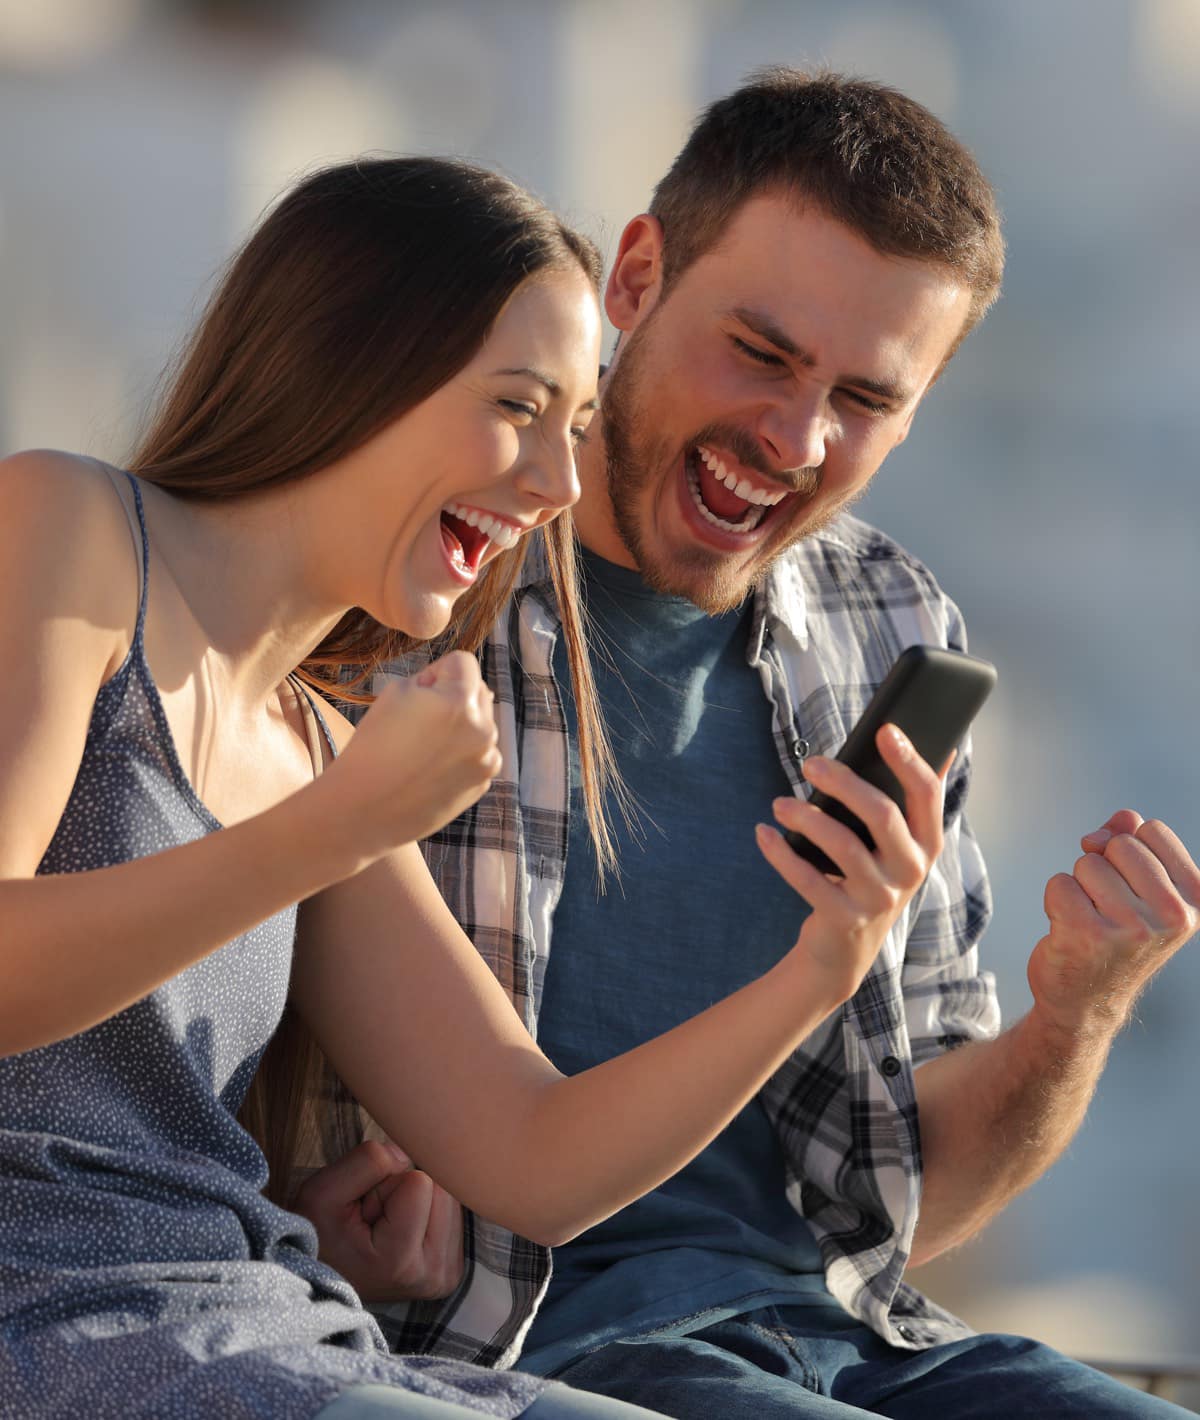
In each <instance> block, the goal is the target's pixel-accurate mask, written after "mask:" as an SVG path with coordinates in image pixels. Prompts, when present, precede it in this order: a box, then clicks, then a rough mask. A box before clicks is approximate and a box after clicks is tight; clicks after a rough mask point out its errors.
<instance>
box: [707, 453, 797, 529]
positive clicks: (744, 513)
mask: <svg viewBox="0 0 1200 1420" xmlns="http://www.w3.org/2000/svg"><path fill="white" fill-rule="evenodd" d="M684 476H685V477H686V479H687V487H688V493H689V494H690V496H691V500H692V503H693V505H694V507H695V508H696V511H697V512H698V513H699V514H700V516H701V517H702V518H703V519H704V521H705V522H707V523H710V524H711V525H712V526H713V527H715V528H719V529H720V530H721V531H722V532H725V533H742V534H745V533H752V532H755V531H757V530H758V528H759V527H761V526H762V524H763V523H764V522H765V521H766V520H767V519H768V518H770V517H771V516H772V514H773V512H774V509H775V508H777V507H778V506H779V505H780V504H781V503H783V502H784V500H785V499H787V498H789V497H790V496H792V495H790V494H789V493H788V492H787V490H786V489H782V488H768V487H765V486H764V484H763V483H758V482H756V483H751V482H750V480H749V479H748V478H746V476H745V475H744V474H742V473H738V472H735V471H732V470H730V469H729V468H728V467H727V466H726V464H725V462H724V460H723V459H722V458H721V457H720V455H719V454H716V453H715V452H713V450H711V449H708V448H705V447H704V445H703V444H698V445H696V446H695V447H694V448H691V449H689V450H688V451H687V455H686V457H685V459H684Z"/></svg>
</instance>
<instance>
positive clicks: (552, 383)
mask: <svg viewBox="0 0 1200 1420" xmlns="http://www.w3.org/2000/svg"><path fill="white" fill-rule="evenodd" d="M496 374H497V375H528V376H529V378H530V379H531V380H536V381H537V382H538V384H539V385H544V386H545V387H546V389H547V390H548V391H549V392H550V395H551V396H552V397H553V396H556V395H560V394H562V385H560V384H559V382H558V381H557V380H556V379H555V378H554V376H553V375H548V374H546V372H545V371H544V370H535V369H534V368H533V367H532V366H531V365H521V366H518V367H517V368H516V369H513V370H497V371H496ZM579 407H580V409H599V408H600V397H599V396H598V395H593V396H592V398H591V399H589V400H587V401H586V402H585V403H583V404H581V405H580V406H579Z"/></svg>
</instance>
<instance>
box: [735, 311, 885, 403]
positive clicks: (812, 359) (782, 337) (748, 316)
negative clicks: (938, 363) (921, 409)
mask: <svg viewBox="0 0 1200 1420" xmlns="http://www.w3.org/2000/svg"><path fill="white" fill-rule="evenodd" d="M730 314H731V315H732V316H733V317H734V319H735V320H739V321H741V323H742V324H743V325H744V326H746V327H747V328H748V329H749V330H752V331H753V332H754V333H755V335H757V336H759V337H760V338H761V339H763V340H765V341H767V342H768V343H769V344H771V345H773V346H774V347H775V348H776V350H781V351H782V352H783V353H784V354H785V355H787V356H790V358H791V359H793V360H795V361H796V363H797V364H800V365H803V366H805V368H806V369H810V370H811V369H812V368H813V367H814V366H815V365H816V363H817V359H816V356H815V355H813V353H812V352H811V351H809V350H805V349H804V348H803V346H800V345H797V344H796V342H795V341H794V340H793V339H792V337H791V336H790V335H789V334H788V333H787V331H786V330H784V329H783V327H782V326H781V325H779V324H778V323H777V322H775V321H774V320H772V319H771V317H770V316H768V315H766V314H765V313H764V312H763V311H755V310H751V308H750V307H749V306H736V307H735V308H734V309H733V310H732V311H731V312H730ZM841 383H842V384H845V385H852V386H853V387H854V388H855V389H861V390H865V391H866V392H867V393H868V394H873V395H875V396H877V398H879V399H882V400H887V401H888V402H889V403H893V404H907V403H908V401H909V399H910V398H911V396H910V394H909V392H908V390H906V389H905V388H904V386H903V385H900V384H897V383H896V382H895V381H893V380H873V379H871V378H870V377H869V376H867V375H845V376H843V377H842V380H841Z"/></svg>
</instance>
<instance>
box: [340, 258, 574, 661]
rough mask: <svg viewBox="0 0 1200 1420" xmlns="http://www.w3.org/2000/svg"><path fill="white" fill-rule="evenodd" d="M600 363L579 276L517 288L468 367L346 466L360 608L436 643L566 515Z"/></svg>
mask: <svg viewBox="0 0 1200 1420" xmlns="http://www.w3.org/2000/svg"><path fill="white" fill-rule="evenodd" d="M599 361H600V313H599V307H598V305H597V301H596V296H595V293H594V292H593V290H592V287H591V285H590V283H589V282H588V280H587V277H586V276H585V275H584V274H583V272H582V271H581V270H579V269H578V268H575V267H572V268H570V269H563V270H556V271H549V272H546V273H539V274H538V275H536V276H533V277H531V278H530V279H529V280H528V281H526V282H525V283H524V285H522V286H520V287H518V288H517V290H516V291H515V292H514V293H513V295H512V296H511V297H510V298H509V300H508V303H507V305H505V307H504V308H503V310H502V311H501V312H500V315H499V317H498V318H497V320H496V322H495V325H494V326H493V327H492V331H491V334H490V335H489V336H488V338H487V340H486V341H485V342H484V344H483V345H482V347H481V348H480V349H479V351H478V353H477V354H476V355H475V357H474V359H472V360H471V362H470V363H469V364H468V365H466V366H464V367H463V369H461V370H460V371H459V372H458V373H457V374H456V375H454V376H453V377H452V378H451V379H450V380H448V381H447V382H446V384H444V385H443V386H442V387H441V388H440V389H438V390H436V391H435V392H434V393H433V394H432V395H430V397H429V398H428V399H426V400H424V401H423V402H422V403H421V404H419V405H417V406H416V407H415V408H414V409H411V410H409V412H408V413H407V414H405V415H403V416H401V418H399V419H397V420H395V422H394V423H392V424H389V425H388V426H387V427H386V428H385V429H383V430H381V431H380V433H379V434H377V435H376V436H375V437H374V438H373V439H371V440H369V441H368V442H367V443H366V444H364V445H363V446H362V447H361V448H360V449H357V450H356V451H355V452H354V453H353V454H352V455H350V457H349V458H348V459H346V460H345V461H344V462H343V465H342V470H343V473H344V475H345V477H346V479H347V482H345V483H343V484H342V487H343V489H344V490H345V493H344V497H346V498H348V499H350V500H352V502H353V506H352V508H350V510H349V511H350V512H351V514H352V521H353V524H354V540H355V549H354V564H355V570H354V576H355V577H356V580H357V583H358V586H357V587H356V589H355V591H356V595H355V602H354V604H355V605H358V606H361V607H362V608H363V609H364V610H365V611H367V612H369V613H370V614H371V615H372V616H374V617H375V618H376V619H377V620H379V621H381V622H383V623H384V624H385V625H388V626H391V627H395V628H397V629H399V630H402V631H406V632H408V633H409V634H410V635H413V636H418V637H422V638H426V637H430V636H435V635H437V634H438V633H439V632H440V631H442V630H444V628H445V626H446V624H447V621H448V620H449V617H450V612H451V609H452V607H453V605H454V602H455V600H456V599H457V598H458V597H459V596H460V595H461V594H462V593H463V592H464V591H465V590H466V589H467V588H468V587H470V586H471V585H472V584H473V583H474V582H475V580H476V579H477V578H478V576H479V573H480V570H481V569H482V568H483V567H484V566H486V565H487V563H488V562H490V561H491V560H492V559H493V558H494V557H497V556H499V555H500V553H502V552H503V551H505V550H506V549H508V548H510V547H515V546H516V545H517V543H518V540H519V539H520V538H521V537H522V536H524V534H526V533H527V532H529V531H530V530H531V529H533V528H536V527H539V526H541V524H543V523H546V522H548V521H549V520H550V519H551V518H553V517H554V516H555V515H556V514H557V513H559V512H561V511H562V510H563V509H564V508H567V507H569V506H570V505H571V504H572V503H574V502H575V500H576V499H577V498H578V497H579V482H578V479H577V477H576V472H575V449H576V446H577V444H578V443H579V442H580V440H581V439H582V438H583V436H584V433H585V431H586V429H587V426H588V425H589V424H590V422H591V420H592V416H593V413H594V411H595V408H596V378H597V372H598V366H599ZM372 581H373V583H374V584H373V585H372Z"/></svg>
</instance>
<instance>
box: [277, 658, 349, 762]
mask: <svg viewBox="0 0 1200 1420" xmlns="http://www.w3.org/2000/svg"><path fill="white" fill-rule="evenodd" d="M287 679H288V684H289V685H290V686H291V688H292V694H293V695H294V696H295V697H296V703H297V704H298V705H299V706H300V713H301V715H302V716H303V717H304V730H305V734H306V735H307V737H308V753H309V757H310V758H311V759H312V765H313V778H314V779H315V778H316V776H317V775H318V774H320V773H321V771H322V769H324V767H325V755H324V753H323V752H322V749H321V740H322V739H324V741H325V744H326V746H327V747H328V749H329V757H330V759H336V758H337V745H336V744H335V743H334V740H333V735H332V734H331V733H330V729H329V726H328V724H327V723H326V721H325V716H324V715H322V714H321V711H320V708H319V707H318V705H317V702H316V698H315V697H314V696H313V693H312V691H310V690H309V688H308V686H306V685H305V683H304V682H303V681H302V680H301V679H300V677H299V676H298V675H296V674H295V672H293V673H292V674H291V675H289V676H288V678H287Z"/></svg>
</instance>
